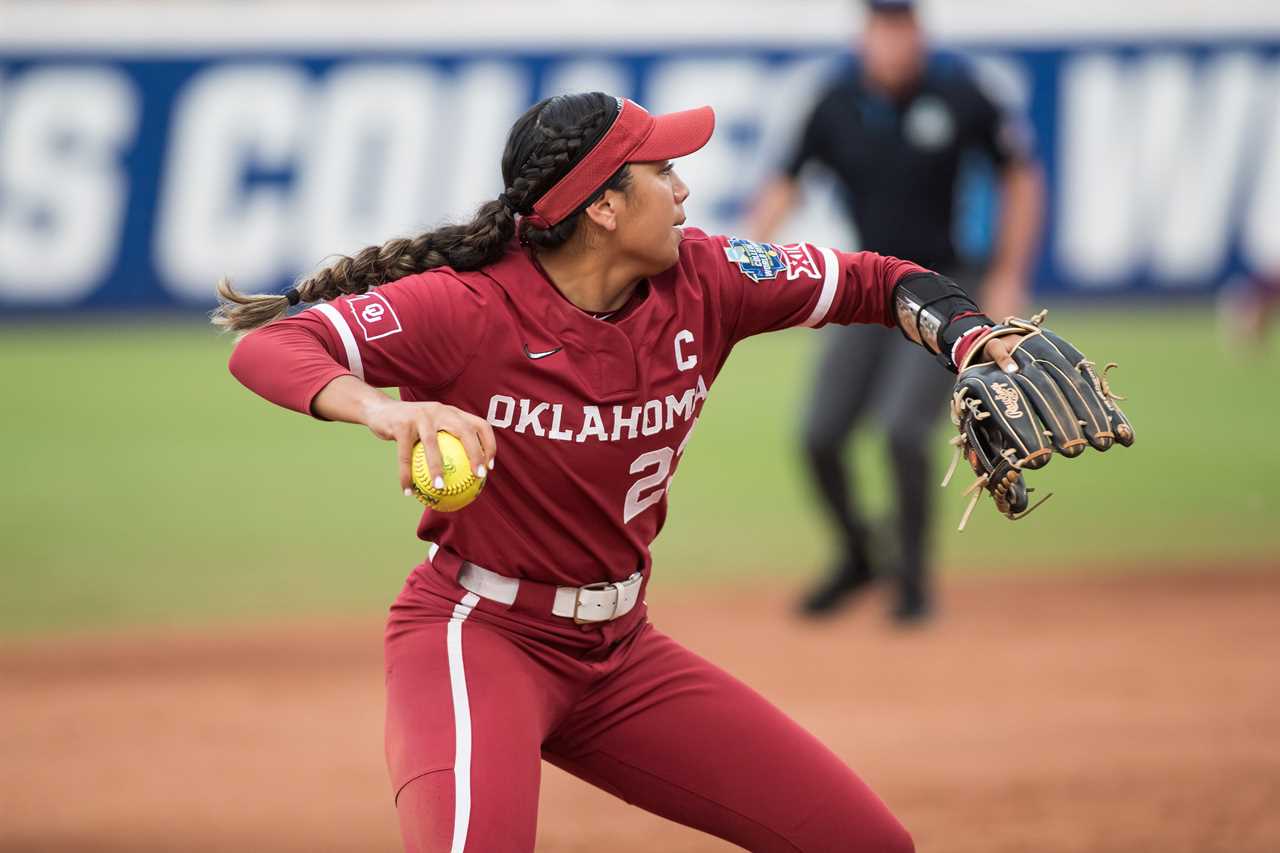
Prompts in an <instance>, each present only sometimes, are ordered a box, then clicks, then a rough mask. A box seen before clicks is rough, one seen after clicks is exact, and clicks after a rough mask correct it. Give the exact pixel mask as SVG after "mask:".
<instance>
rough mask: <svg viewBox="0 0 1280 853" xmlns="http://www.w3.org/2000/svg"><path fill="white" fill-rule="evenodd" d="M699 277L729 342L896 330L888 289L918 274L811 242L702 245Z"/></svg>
mask: <svg viewBox="0 0 1280 853" xmlns="http://www.w3.org/2000/svg"><path fill="white" fill-rule="evenodd" d="M698 249H699V252H700V255H701V256H700V257H699V258H698V260H697V266H698V270H699V275H700V276H701V277H702V278H703V279H704V280H705V281H706V282H707V284H708V285H709V286H710V287H711V288H712V289H713V291H714V294H715V296H716V298H717V301H718V303H719V307H720V311H721V319H722V322H723V323H724V324H725V335H726V337H727V338H728V340H730V341H731V342H735V341H739V340H742V339H743V338H747V337H750V336H751V335H757V334H760V333H761V332H772V331H777V330H779V329H788V328H791V327H793V326H807V327H810V328H817V327H820V326H825V325H826V324H828V323H840V324H844V325H847V324H850V323H879V324H881V325H885V326H893V325H895V311H894V308H893V288H894V286H895V285H896V284H897V283H898V282H899V281H901V280H902V279H903V278H905V277H906V276H908V275H912V274H915V273H921V272H927V270H925V269H923V268H922V267H920V266H918V265H916V264H914V263H911V262H910V261H903V260H899V259H897V258H891V257H888V256H886V255H877V254H875V253H874V252H840V251H836V250H835V249H828V248H825V247H822V246H815V245H813V244H812V243H787V244H774V243H755V242H752V241H750V240H743V239H740V238H737V237H707V236H705V235H704V236H703V237H702V238H701V245H700V246H699V247H698Z"/></svg>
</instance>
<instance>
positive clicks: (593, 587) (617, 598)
mask: <svg viewBox="0 0 1280 853" xmlns="http://www.w3.org/2000/svg"><path fill="white" fill-rule="evenodd" d="M605 589H612V590H613V612H612V613H610V614H609V615H608V616H606V617H605V618H603V619H583V618H581V617H580V616H578V612H579V611H580V610H581V609H582V593H583V592H598V591H600V590H605ZM620 604H622V584H620V583H610V582H609V581H601V582H599V583H589V584H587V585H586V586H580V587H578V592H577V594H576V595H574V597H573V621H574V624H576V625H594V624H596V623H597V622H611V621H613V620H614V619H615V618H617V616H618V605H620Z"/></svg>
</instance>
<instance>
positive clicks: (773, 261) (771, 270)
mask: <svg viewBox="0 0 1280 853" xmlns="http://www.w3.org/2000/svg"><path fill="white" fill-rule="evenodd" d="M724 253H725V256H726V257H727V258H728V259H729V261H730V262H731V263H735V264H737V265H738V269H740V270H742V274H743V275H745V276H746V277H747V278H749V279H751V280H752V281H754V282H761V281H764V280H765V279H770V278H777V277H778V273H780V272H782V271H783V270H784V269H786V268H787V262H786V261H785V260H783V257H782V253H781V252H779V251H778V248H777V247H776V246H771V245H770V244H768V243H753V242H752V241H750V240H743V239H741V238H740V237H730V238H729V245H728V246H726V247H725V250H724Z"/></svg>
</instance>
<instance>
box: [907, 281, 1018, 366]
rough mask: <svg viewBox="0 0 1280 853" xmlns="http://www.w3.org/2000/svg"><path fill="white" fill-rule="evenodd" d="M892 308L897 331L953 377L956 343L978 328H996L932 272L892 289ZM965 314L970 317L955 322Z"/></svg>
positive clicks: (952, 284) (957, 289) (962, 294)
mask: <svg viewBox="0 0 1280 853" xmlns="http://www.w3.org/2000/svg"><path fill="white" fill-rule="evenodd" d="M893 306H894V310H895V312H896V313H897V315H898V328H900V329H902V334H903V335H905V336H906V338H907V340H910V341H914V342H915V343H917V344H919V345H920V346H922V347H924V348H925V349H927V350H928V351H929V352H931V353H933V354H934V355H936V356H937V357H938V361H940V362H942V364H943V365H944V366H945V367H946V368H947V369H948V370H950V371H951V372H952V373H954V372H956V365H954V364H953V363H952V362H951V347H952V346H953V345H954V344H955V342H956V341H958V340H960V338H961V337H963V336H964V334H965V332H968V331H970V330H972V329H976V328H978V327H979V326H992V325H995V323H994V321H993V320H991V318H990V317H987V316H986V315H984V314H982V313H980V312H978V306H977V304H976V303H975V302H974V301H973V300H972V299H970V298H969V294H967V293H965V292H964V291H963V290H961V289H960V285H958V284H956V283H955V282H954V281H952V280H951V279H949V278H944V277H943V276H940V275H938V274H937V273H934V272H926V273H916V274H914V275H909V276H907V277H906V278H904V279H902V281H900V282H898V284H897V285H896V286H895V287H894V288H893ZM966 313H967V314H969V315H970V316H967V317H960V319H959V320H957V319H955V318H956V317H959V316H960V315H961V314H966Z"/></svg>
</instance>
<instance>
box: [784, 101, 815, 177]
mask: <svg viewBox="0 0 1280 853" xmlns="http://www.w3.org/2000/svg"><path fill="white" fill-rule="evenodd" d="M824 105H825V100H824V101H822V102H819V103H818V104H817V105H816V106H815V107H814V108H813V110H812V111H811V112H810V113H809V117H808V118H807V119H805V123H804V125H803V127H801V129H800V133H799V135H798V136H797V137H796V139H795V141H794V142H793V143H792V144H791V148H790V150H789V151H787V155H786V159H784V160H783V162H782V174H784V175H786V176H787V177H789V178H795V177H797V176H798V175H799V174H800V170H801V169H803V168H804V166H805V164H806V163H808V162H809V161H811V160H822V158H823V150H824V148H823V146H824V136H825V131H824V112H825V109H824Z"/></svg>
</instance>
